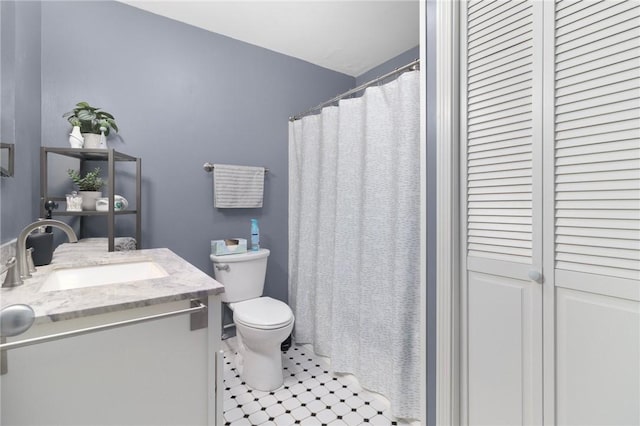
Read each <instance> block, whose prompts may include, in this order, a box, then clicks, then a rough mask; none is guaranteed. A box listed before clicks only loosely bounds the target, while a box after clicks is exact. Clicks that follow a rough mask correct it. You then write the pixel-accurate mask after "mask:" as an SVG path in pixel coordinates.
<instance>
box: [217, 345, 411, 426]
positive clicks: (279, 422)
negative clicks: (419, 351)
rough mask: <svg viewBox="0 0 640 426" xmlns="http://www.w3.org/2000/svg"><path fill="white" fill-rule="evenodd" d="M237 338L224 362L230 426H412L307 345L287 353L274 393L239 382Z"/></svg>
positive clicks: (225, 414) (294, 347)
mask: <svg viewBox="0 0 640 426" xmlns="http://www.w3.org/2000/svg"><path fill="white" fill-rule="evenodd" d="M234 340H235V338H232V339H229V340H227V341H225V346H227V348H230V349H229V350H228V351H225V354H224V355H225V360H224V364H225V365H224V386H225V391H224V420H225V425H227V426H240V425H265V426H266V425H275V426H286V425H308V426H311V425H317V426H338V425H343V426H344V425H346V426H357V425H372V426H391V425H403V426H406V425H412V424H416V423H414V422H411V423H409V422H407V421H405V420H401V419H395V418H394V417H393V416H391V413H390V411H389V403H388V402H386V401H384V400H383V399H382V398H380V397H379V396H376V395H374V394H372V393H370V392H367V391H366V390H364V389H362V387H361V386H360V385H359V384H358V382H357V381H356V380H355V379H354V378H352V377H349V376H342V375H334V374H332V373H331V372H330V370H329V367H328V365H327V364H326V361H325V360H323V359H321V358H319V357H317V356H316V355H315V354H314V353H313V352H312V351H310V350H308V349H307V348H305V347H303V346H297V345H293V346H292V347H291V348H290V349H289V350H288V351H286V352H283V353H282V364H283V369H284V376H285V380H284V385H283V386H282V387H281V388H279V389H276V390H275V391H273V392H262V391H257V390H252V389H251V388H249V387H248V386H246V385H245V383H244V382H242V380H241V379H240V375H239V374H238V372H237V371H236V369H235V366H234V364H233V357H234V355H235V352H234V351H233V349H232V348H234V347H235V342H234Z"/></svg>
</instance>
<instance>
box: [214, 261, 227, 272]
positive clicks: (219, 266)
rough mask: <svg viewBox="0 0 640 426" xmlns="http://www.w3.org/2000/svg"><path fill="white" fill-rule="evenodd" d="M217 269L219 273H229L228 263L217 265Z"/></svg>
mask: <svg viewBox="0 0 640 426" xmlns="http://www.w3.org/2000/svg"><path fill="white" fill-rule="evenodd" d="M216 269H217V270H218V271H229V265H228V264H227V263H217V264H216Z"/></svg>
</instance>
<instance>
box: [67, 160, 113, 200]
mask: <svg viewBox="0 0 640 426" xmlns="http://www.w3.org/2000/svg"><path fill="white" fill-rule="evenodd" d="M67 173H68V174H69V177H70V178H71V180H72V181H73V183H75V184H76V185H77V186H78V194H79V195H80V196H81V197H82V210H95V209H96V200H97V199H98V198H101V197H102V191H101V189H102V187H103V186H104V180H103V179H102V177H101V176H100V167H96V168H95V169H93V170H92V171H89V172H86V173H85V174H84V176H82V175H81V174H80V172H79V171H77V170H73V169H69V170H67Z"/></svg>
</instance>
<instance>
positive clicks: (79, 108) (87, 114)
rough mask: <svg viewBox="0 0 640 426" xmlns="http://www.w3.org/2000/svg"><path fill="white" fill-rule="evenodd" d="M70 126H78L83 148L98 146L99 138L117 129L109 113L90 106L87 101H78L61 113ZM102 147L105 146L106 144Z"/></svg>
mask: <svg viewBox="0 0 640 426" xmlns="http://www.w3.org/2000/svg"><path fill="white" fill-rule="evenodd" d="M63 117H64V118H66V119H67V120H68V121H69V123H71V125H72V126H79V127H80V132H81V133H82V136H83V137H84V147H85V148H100V147H101V146H100V138H101V136H102V135H104V137H105V138H106V137H107V136H109V133H110V132H111V131H112V130H113V131H114V132H117V131H118V125H117V124H116V120H115V118H114V117H113V115H111V114H110V113H108V112H106V111H102V110H101V109H100V108H96V107H92V106H91V105H89V104H88V103H87V102H78V103H77V104H76V107H75V108H74V109H72V110H71V111H69V112H66V113H65V114H63ZM102 148H106V145H105V146H103V147H102Z"/></svg>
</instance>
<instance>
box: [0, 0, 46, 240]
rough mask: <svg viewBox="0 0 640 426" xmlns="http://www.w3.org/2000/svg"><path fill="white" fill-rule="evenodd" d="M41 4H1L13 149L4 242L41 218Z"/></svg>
mask: <svg viewBox="0 0 640 426" xmlns="http://www.w3.org/2000/svg"><path fill="white" fill-rule="evenodd" d="M39 24H40V3H38V2H14V1H0V32H1V35H0V43H1V49H0V56H1V59H0V70H1V71H0V80H1V82H2V83H1V84H2V85H1V88H2V90H1V93H2V94H1V96H0V99H1V114H0V117H2V118H1V120H0V139H1V140H2V142H5V143H14V144H15V175H14V177H11V178H0V242H2V243H4V242H7V241H9V240H11V239H13V238H15V237H16V236H17V234H18V233H19V232H20V230H21V229H22V228H23V227H24V226H25V225H26V224H28V223H30V222H32V221H33V220H34V219H36V218H37V214H38V193H39V188H40V181H39V176H40V175H39V168H40V166H39V164H40V163H39V161H40V160H39V158H40V157H39V152H40V151H39V148H40V127H41V125H40V122H41V121H40V25H39Z"/></svg>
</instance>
